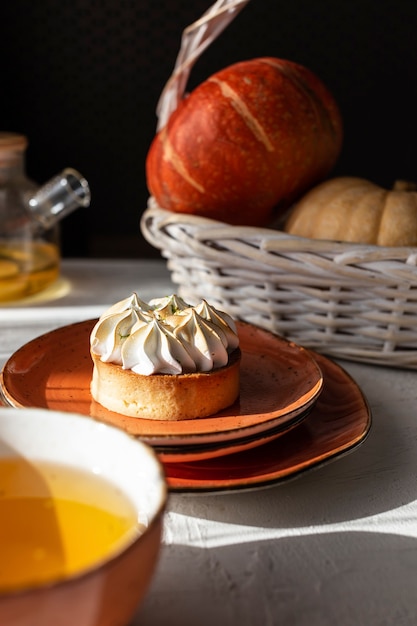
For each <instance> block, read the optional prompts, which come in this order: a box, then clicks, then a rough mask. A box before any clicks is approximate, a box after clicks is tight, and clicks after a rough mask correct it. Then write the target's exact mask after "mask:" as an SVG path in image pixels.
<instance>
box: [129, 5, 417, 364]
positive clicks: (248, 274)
mask: <svg viewBox="0 0 417 626" xmlns="http://www.w3.org/2000/svg"><path fill="white" fill-rule="evenodd" d="M248 1H249V0H217V1H216V2H215V3H214V4H213V5H212V7H211V8H210V9H209V10H208V11H206V13H205V14H204V15H203V16H202V17H201V18H200V19H199V20H198V21H197V22H195V23H193V24H191V25H190V26H189V27H188V28H186V29H185V30H184V33H183V37H182V41H181V48H180V51H179V54H178V57H177V61H176V64H175V67H174V71H173V74H172V76H171V78H170V79H169V80H168V82H167V84H166V86H165V88H164V90H163V91H162V94H161V98H160V101H159V103H158V109H157V113H158V118H159V123H158V128H161V127H163V126H164V125H165V124H166V123H167V120H168V119H169V116H170V115H171V113H172V112H173V111H174V110H175V108H176V107H177V105H178V102H179V101H180V100H181V98H182V97H183V96H184V92H185V88H186V83H187V79H188V76H189V73H190V71H191V68H192V66H193V64H194V63H195V61H196V60H197V58H198V57H199V55H200V54H201V53H202V52H203V51H204V50H205V49H206V48H207V47H208V46H209V45H210V43H211V42H212V41H213V40H214V39H215V38H216V37H217V36H218V35H219V34H220V32H222V31H223V30H224V29H225V28H226V26H227V25H228V24H229V23H230V21H231V20H232V19H234V17H235V16H236V15H237V14H238V13H239V11H241V10H242V8H244V6H245V5H246V4H247V3H248ZM141 228H142V232H143V235H144V236H145V238H146V239H147V240H148V241H149V242H150V243H151V244H152V245H153V246H154V247H155V248H157V249H159V250H160V251H161V253H162V255H163V256H164V257H166V258H167V259H168V267H169V269H170V270H171V272H172V279H173V281H174V283H176V284H177V285H178V293H179V294H180V295H181V296H182V297H183V298H184V299H185V300H188V301H189V302H190V303H191V304H193V303H194V302H195V301H196V300H198V299H201V298H206V299H207V300H209V301H210V302H212V303H213V304H217V305H218V307H219V308H221V309H224V310H225V311H228V312H229V313H230V314H231V315H233V316H234V317H235V318H236V319H240V320H245V321H248V322H251V323H253V324H257V325H258V326H261V327H263V328H266V329H269V330H272V331H274V332H277V333H279V334H281V335H283V336H284V337H287V338H289V339H291V340H293V341H296V342H297V343H299V344H301V345H304V346H306V347H308V348H313V349H315V350H317V351H318V352H323V353H326V354H329V355H332V356H335V357H341V358H347V359H352V360H357V361H363V362H369V363H379V364H385V365H391V366H395V367H407V368H412V369H417V268H416V264H417V249H409V248H383V247H378V246H364V245H352V244H343V243H333V242H323V241H317V240H310V239H303V238H299V237H294V236H291V235H288V234H285V233H283V232H280V231H276V230H272V229H267V228H252V227H241V226H229V225H227V224H224V223H221V222H216V221H213V220H208V219H204V218H200V217H196V216H190V215H185V214H175V213H171V212H168V211H165V210H163V209H161V208H159V207H158V206H157V205H156V203H155V201H154V199H153V198H151V199H150V202H149V207H148V209H147V210H146V211H145V213H144V215H143V217H142V222H141Z"/></svg>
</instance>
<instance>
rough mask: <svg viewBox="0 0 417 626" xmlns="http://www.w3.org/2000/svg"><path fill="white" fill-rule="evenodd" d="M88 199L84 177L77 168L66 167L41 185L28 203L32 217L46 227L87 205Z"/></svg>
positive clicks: (87, 188) (89, 199)
mask: <svg viewBox="0 0 417 626" xmlns="http://www.w3.org/2000/svg"><path fill="white" fill-rule="evenodd" d="M90 201H91V194H90V186H89V184H88V182H87V181H86V179H85V178H84V177H83V176H82V175H81V174H80V173H79V172H77V170H74V169H72V168H66V169H64V170H63V171H62V172H61V173H60V174H58V175H57V176H54V177H53V178H51V180H49V181H48V182H47V183H45V184H44V185H42V187H40V189H38V191H37V192H36V193H35V194H34V195H33V196H32V197H31V198H30V199H29V201H28V205H29V209H30V212H31V215H32V218H33V219H34V220H35V221H37V222H38V223H39V224H40V225H41V226H42V227H43V228H45V229H48V228H51V227H52V226H54V225H55V224H56V223H57V222H59V221H60V220H62V218H64V217H66V216H67V215H69V214H70V213H72V212H73V211H75V210H76V209H78V208H81V207H88V206H89V205H90Z"/></svg>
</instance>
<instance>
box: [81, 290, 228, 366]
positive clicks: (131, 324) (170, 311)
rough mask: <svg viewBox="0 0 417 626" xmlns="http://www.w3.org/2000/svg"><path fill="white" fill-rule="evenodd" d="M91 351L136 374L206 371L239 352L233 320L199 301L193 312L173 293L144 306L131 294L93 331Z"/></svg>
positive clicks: (104, 359)
mask: <svg viewBox="0 0 417 626" xmlns="http://www.w3.org/2000/svg"><path fill="white" fill-rule="evenodd" d="M90 342H91V351H92V352H93V353H94V354H96V355H98V356H100V359H101V360H102V361H105V362H108V363H115V364H117V365H121V366H122V367H123V369H129V370H132V371H134V372H136V373H137V374H143V375H151V374H183V373H189V372H209V371H211V370H213V369H216V368H218V367H223V366H225V365H227V363H228V360H229V354H230V353H231V352H233V350H235V349H236V348H238V347H239V338H238V335H237V331H236V325H235V323H234V321H233V319H232V318H231V317H230V316H229V315H228V314H227V313H225V312H223V311H219V310H218V309H216V308H214V307H213V306H211V305H209V304H208V303H207V302H206V301H205V300H202V301H201V302H200V303H199V304H198V305H197V306H195V307H192V306H191V305H189V304H187V303H186V302H185V301H184V300H183V299H182V298H180V297H179V296H177V295H175V294H173V295H170V296H166V297H163V298H155V299H153V300H150V301H149V302H144V301H143V300H141V299H140V298H138V296H137V295H136V294H135V293H133V294H132V295H131V296H130V297H129V298H125V299H124V300H121V301H120V302H117V303H116V304H114V305H113V306H111V307H110V308H109V309H108V310H107V311H106V312H105V313H103V315H102V316H101V317H100V319H99V321H98V322H97V323H96V325H95V326H94V328H93V331H92V333H91V337H90Z"/></svg>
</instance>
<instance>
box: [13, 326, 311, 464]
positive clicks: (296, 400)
mask: <svg viewBox="0 0 417 626" xmlns="http://www.w3.org/2000/svg"><path fill="white" fill-rule="evenodd" d="M94 323H95V320H88V321H85V322H79V323H77V324H71V325H69V326H64V327H62V328H59V329H57V330H54V331H52V332H49V333H47V334H45V335H42V336H41V337H39V338H37V339H34V340H33V341H30V342H29V343H27V344H25V345H24V346H23V347H22V348H20V349H19V350H18V351H17V352H15V353H14V355H12V357H10V359H9V360H8V361H7V363H6V364H5V366H4V368H3V372H2V391H3V394H4V396H5V398H6V400H7V402H8V403H9V404H11V405H12V406H18V407H19V406H23V407H30V406H35V407H46V408H50V409H55V410H63V411H73V412H77V413H81V414H84V415H90V416H91V417H94V418H96V419H98V420H101V421H104V422H108V423H111V424H114V425H116V426H119V427H121V428H123V429H124V430H126V431H127V432H129V433H130V434H132V435H135V436H140V437H141V438H142V439H144V440H145V441H147V442H148V443H150V444H151V445H153V446H155V447H156V448H158V447H163V448H164V454H165V455H168V456H165V459H168V458H170V457H169V450H170V449H171V450H172V452H173V454H174V455H176V454H177V452H178V449H177V448H178V446H181V447H184V446H190V450H189V451H190V453H192V450H191V447H193V449H194V450H197V453H200V456H199V457H198V458H202V456H201V454H202V453H203V450H202V448H201V446H209V448H210V449H211V451H212V452H211V453H210V454H209V456H212V455H213V454H215V455H216V454H217V453H223V454H224V453H225V448H224V445H225V444H226V443H230V444H232V445H233V447H234V448H235V449H237V448H236V446H237V443H239V444H241V443H242V442H246V444H247V445H245V447H252V446H253V445H256V443H257V439H258V438H259V437H261V436H262V437H264V436H266V434H268V436H269V438H271V437H272V436H274V437H275V436H277V435H278V434H280V433H282V431H283V430H285V428H289V427H291V426H293V425H294V424H295V423H297V422H299V421H300V419H301V418H302V417H303V416H305V415H306V414H307V412H308V410H309V409H311V407H312V406H313V404H314V403H315V402H316V400H317V398H318V397H319V395H320V392H321V390H322V385H323V376H322V373H321V370H320V368H319V366H318V365H317V363H316V361H315V359H314V358H313V356H312V355H311V354H310V353H309V352H308V351H307V350H305V349H303V348H301V347H300V346H297V345H296V344H294V343H291V342H288V341H286V340H284V339H282V338H280V337H278V336H277V335H274V334H272V333H269V332H268V331H265V330H262V329H260V328H258V327H256V326H252V325H250V324H245V323H240V322H239V323H238V324H237V326H238V332H239V337H240V345H241V349H242V364H241V392H240V398H239V401H238V402H236V403H235V404H234V405H233V406H231V407H230V408H229V409H226V410H224V411H222V412H220V413H217V414H216V415H215V416H212V417H209V418H203V419H202V418H200V419H192V420H182V421H177V422H173V421H165V420H146V419H137V418H131V417H126V416H123V415H119V414H118V413H113V412H110V411H107V410H106V409H104V408H103V407H102V406H100V405H99V404H98V403H96V402H94V401H93V400H92V398H91V395H90V380H91V374H92V361H91V358H90V354H89V336H90V332H91V329H92V327H93V325H94ZM220 444H221V445H220ZM196 446H197V448H196ZM198 447H199V449H198ZM216 449H217V452H216ZM241 449H242V448H241ZM205 456H207V455H205ZM177 458H178V456H177Z"/></svg>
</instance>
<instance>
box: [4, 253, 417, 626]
mask: <svg viewBox="0 0 417 626" xmlns="http://www.w3.org/2000/svg"><path fill="white" fill-rule="evenodd" d="M132 291H136V292H137V293H138V294H139V295H140V296H141V297H142V298H143V299H145V300H146V299H147V298H151V297H154V296H155V297H156V296H161V295H164V294H169V293H172V292H174V291H175V287H174V286H173V285H172V284H171V281H170V277H169V274H168V272H167V270H166V267H165V264H164V262H162V261H161V262H160V261H139V260H135V261H107V260H106V261H102V260H100V261H85V260H67V261H64V263H63V270H62V280H61V282H60V285H59V289H56V291H55V295H56V296H57V295H58V296H59V297H57V298H55V299H53V298H52V299H49V300H48V299H46V298H45V296H44V297H43V299H42V298H33V299H32V300H31V301H27V302H26V303H24V304H19V305H8V306H2V307H0V361H1V363H4V362H5V360H6V359H7V358H8V356H10V355H11V354H12V353H13V351H14V350H16V349H17V348H18V347H20V346H21V345H23V344H24V343H26V342H27V341H28V340H30V339H32V338H33V337H35V336H38V335H40V334H42V333H44V332H47V331H48V330H51V329H52V328H56V327H58V326H62V325H65V324H68V323H71V322H75V321H80V320H83V319H89V318H92V317H95V316H97V315H99V314H100V312H102V311H103V310H104V309H105V308H106V306H108V305H110V304H113V303H114V302H116V301H117V300H120V299H122V298H124V297H127V296H128V295H129V294H130V293H131V292H132ZM52 293H53V291H52V292H50V294H49V295H51V294H52ZM340 363H341V364H342V366H343V367H344V368H345V369H346V370H347V371H348V372H349V373H350V374H351V375H352V376H353V377H354V378H355V380H356V381H357V382H358V383H359V384H360V386H361V388H362V389H363V391H364V393H365V395H366V397H367V399H368V401H369V403H370V406H371V409H372V413H373V424H372V429H371V432H370V434H369V436H368V438H367V439H366V441H365V442H364V443H363V444H362V445H361V446H360V447H358V448H357V449H356V450H354V451H353V452H351V453H350V454H348V455H346V456H344V457H341V458H339V459H337V460H335V461H333V462H330V463H328V464H327V465H325V466H323V467H320V468H318V469H315V470H313V471H311V472H309V473H306V474H304V475H302V476H301V477H298V478H297V479H296V480H293V481H290V482H287V483H285V484H282V485H279V486H274V487H269V488H266V489H262V490H255V491H251V492H236V493H232V494H223V495H214V494H211V495H202V494H199V495H191V494H188V495H184V494H171V496H170V498H169V502H168V508H167V511H166V516H165V525H164V537H163V546H162V552H161V558H160V561H159V563H158V567H157V571H156V574H155V577H154V579H153V581H152V584H151V587H150V589H149V592H148V594H147V596H146V599H145V601H144V603H143V604H142V606H141V607H140V608H139V610H138V613H137V616H136V618H135V619H134V621H133V622H132V624H134V625H135V626H136V625H138V626H139V624H140V625H142V626H166V625H168V624H169V626H206V625H207V626H208V625H210V626H212V625H213V624H217V625H218V626H237V625H239V626H269V625H283V626H292V625H294V626H304V625H305V626H347V625H349V626H350V625H352V626H353V625H354V626H362V625H364V626H365V625H366V626H368V625H369V626H379V625H381V626H391V625H392V626H404V625H415V624H417V597H416V589H417V410H416V400H415V399H416V396H417V372H412V371H406V370H404V371H401V370H395V369H390V368H386V367H380V366H371V365H363V364H357V363H352V362H348V361H344V362H340Z"/></svg>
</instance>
